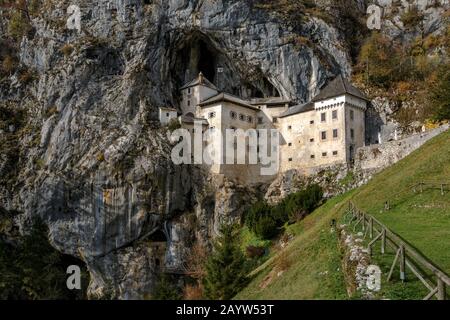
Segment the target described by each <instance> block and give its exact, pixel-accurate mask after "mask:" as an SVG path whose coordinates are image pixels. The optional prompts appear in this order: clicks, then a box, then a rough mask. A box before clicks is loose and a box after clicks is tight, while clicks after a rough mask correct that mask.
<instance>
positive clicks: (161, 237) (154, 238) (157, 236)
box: [148, 230, 167, 242]
mask: <svg viewBox="0 0 450 320" xmlns="http://www.w3.org/2000/svg"><path fill="white" fill-rule="evenodd" d="M148 239H149V240H150V241H151V242H167V237H166V235H165V233H164V232H163V231H162V230H157V231H155V232H154V233H153V234H152V235H150V237H149V238H148Z"/></svg>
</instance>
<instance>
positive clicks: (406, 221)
mask: <svg viewBox="0 0 450 320" xmlns="http://www.w3.org/2000/svg"><path fill="white" fill-rule="evenodd" d="M418 181H439V182H440V181H447V182H448V183H450V131H447V132H445V133H443V134H441V135H440V136H438V137H436V138H434V139H432V140H431V141H430V142H428V143H427V144H426V145H424V146H423V147H422V148H420V149H419V150H417V151H416V152H414V153H412V154H411V155H410V156H409V157H407V158H406V159H404V160H403V161H400V162H399V163H397V164H396V165H394V166H392V167H390V168H388V169H386V170H384V171H383V172H381V173H379V174H377V175H376V176H375V177H374V178H373V179H372V180H371V181H370V182H369V183H368V184H367V185H365V186H363V187H361V188H358V189H356V190H354V191H352V192H349V193H347V194H344V195H342V196H339V197H336V198H333V199H331V200H330V201H328V202H327V203H326V204H325V205H323V206H322V207H320V208H318V209H317V210H316V211H315V212H314V213H312V214H311V215H310V216H308V217H307V218H306V219H305V220H303V221H302V222H300V223H298V224H295V225H293V226H291V227H290V228H289V230H288V231H287V232H290V233H293V234H294V235H295V236H296V237H295V239H294V240H293V241H292V242H291V243H290V244H289V246H287V247H286V248H285V249H284V250H282V251H280V252H279V253H278V254H277V255H275V256H274V257H272V258H271V259H269V260H268V261H266V263H264V264H263V265H262V266H261V267H259V268H258V269H256V270H255V271H254V272H253V277H254V278H253V279H252V281H251V283H250V284H249V285H248V286H247V287H246V288H245V289H244V290H243V291H242V292H241V293H239V294H238V295H237V297H236V298H237V299H345V298H347V295H346V290H345V283H344V276H343V274H342V272H341V256H340V252H339V250H338V246H337V237H336V234H334V233H332V232H330V222H331V220H332V219H337V220H340V218H341V217H342V214H343V213H344V212H345V208H346V205H347V203H348V201H349V200H353V201H354V202H355V203H356V204H357V205H358V206H359V207H360V208H361V209H363V210H365V211H367V212H368V213H371V214H374V215H375V216H376V217H377V218H379V219H380V220H381V221H382V222H383V223H385V224H386V225H387V226H388V227H390V228H391V230H393V231H394V232H396V233H397V234H399V235H400V236H402V237H403V238H404V239H405V240H406V241H408V242H409V243H410V244H411V245H412V246H414V247H416V248H417V249H418V250H420V251H421V252H422V253H423V254H424V255H425V256H427V257H428V258H429V259H431V260H432V261H433V262H435V263H436V264H437V265H438V266H440V267H441V268H442V269H443V270H444V271H445V272H447V273H450V192H449V191H447V192H446V194H445V195H444V196H442V195H441V193H440V191H439V190H431V189H425V190H424V192H423V193H422V194H414V193H413V191H412V189H411V188H409V186H410V185H412V184H415V183H417V182H418ZM447 190H448V187H447ZM386 200H390V201H391V202H392V209H391V210H390V211H389V212H382V209H383V208H384V202H385V201H386ZM389 262H392V258H390V257H389V256H385V257H380V256H379V255H375V257H374V263H378V264H380V265H381V266H382V270H383V272H385V270H386V268H388V267H389ZM409 279H412V277H409ZM421 290H422V288H421V286H420V285H419V284H418V282H417V281H414V280H410V281H409V282H408V283H406V284H401V283H398V282H395V281H394V282H393V283H392V284H386V285H385V286H384V290H383V295H384V297H387V298H392V299H408V298H414V299H415V298H417V299H418V298H421V297H423V295H422V293H423V292H422V291H421ZM419 291H420V292H419Z"/></svg>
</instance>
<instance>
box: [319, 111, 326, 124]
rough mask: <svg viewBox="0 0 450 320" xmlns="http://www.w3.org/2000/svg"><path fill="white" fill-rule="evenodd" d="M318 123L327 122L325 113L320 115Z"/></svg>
mask: <svg viewBox="0 0 450 320" xmlns="http://www.w3.org/2000/svg"><path fill="white" fill-rule="evenodd" d="M320 121H321V122H325V121H327V114H326V113H325V112H324V113H321V114H320Z"/></svg>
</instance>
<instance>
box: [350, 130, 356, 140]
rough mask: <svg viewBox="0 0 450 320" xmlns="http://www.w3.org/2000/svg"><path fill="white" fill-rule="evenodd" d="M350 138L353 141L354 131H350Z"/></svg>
mask: <svg viewBox="0 0 450 320" xmlns="http://www.w3.org/2000/svg"><path fill="white" fill-rule="evenodd" d="M350 138H352V139H354V138H355V130H353V129H350Z"/></svg>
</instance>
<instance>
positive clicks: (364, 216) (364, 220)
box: [362, 212, 366, 231]
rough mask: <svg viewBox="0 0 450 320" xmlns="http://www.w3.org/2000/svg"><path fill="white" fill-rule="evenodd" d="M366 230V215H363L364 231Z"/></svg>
mask: <svg viewBox="0 0 450 320" xmlns="http://www.w3.org/2000/svg"><path fill="white" fill-rule="evenodd" d="M365 230H366V214H365V213H364V212H363V213H362V231H365Z"/></svg>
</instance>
